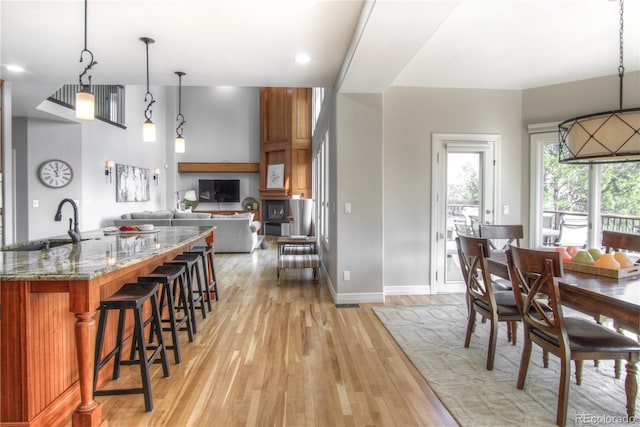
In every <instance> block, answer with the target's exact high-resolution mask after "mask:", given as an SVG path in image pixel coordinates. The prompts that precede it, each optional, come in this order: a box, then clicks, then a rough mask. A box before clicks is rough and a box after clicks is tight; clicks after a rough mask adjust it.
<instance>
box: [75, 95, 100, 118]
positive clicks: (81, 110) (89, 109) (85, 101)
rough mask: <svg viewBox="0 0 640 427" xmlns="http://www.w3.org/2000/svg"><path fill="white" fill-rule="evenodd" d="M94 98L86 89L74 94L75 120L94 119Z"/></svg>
mask: <svg viewBox="0 0 640 427" xmlns="http://www.w3.org/2000/svg"><path fill="white" fill-rule="evenodd" d="M95 105H96V103H95V97H94V96H93V94H92V93H91V92H89V90H88V89H82V90H81V91H80V92H76V119H82V120H93V119H95V117H96V116H95Z"/></svg>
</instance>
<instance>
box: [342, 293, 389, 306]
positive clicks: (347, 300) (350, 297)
mask: <svg viewBox="0 0 640 427" xmlns="http://www.w3.org/2000/svg"><path fill="white" fill-rule="evenodd" d="M334 301H335V303H336V304H357V303H363V304H364V303H383V302H384V293H382V292H368V293H357V294H356V293H354V294H347V293H344V294H337V295H336V297H335V298H334Z"/></svg>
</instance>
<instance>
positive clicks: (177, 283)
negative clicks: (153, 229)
mask: <svg viewBox="0 0 640 427" xmlns="http://www.w3.org/2000/svg"><path fill="white" fill-rule="evenodd" d="M184 272H185V268H184V267H183V266H181V265H173V264H168V265H160V266H158V267H156V268H155V269H154V270H153V271H152V272H151V273H149V274H148V275H146V276H141V277H138V283H160V284H162V288H161V289H160V304H159V305H160V323H164V324H168V326H165V327H163V328H162V330H163V331H169V332H171V341H172V344H171V345H165V346H166V348H167V350H173V356H174V359H175V363H176V365H178V364H180V362H181V357H180V344H179V340H178V331H187V334H188V335H189V342H193V329H192V327H191V320H190V311H189V302H188V300H187V297H188V293H187V292H188V291H187V284H186V283H185V280H184ZM176 299H177V300H178V304H177V305H176V302H175V301H176ZM165 307H166V308H167V310H166V317H165ZM178 310H183V311H184V312H183V316H182V317H180V318H176V312H177V311H178ZM153 332H154V331H153V328H152V330H151V331H150V333H149V335H150V336H149V343H152V342H153ZM134 347H135V346H132V347H131V350H132V351H133V350H134ZM147 348H152V347H151V346H150V345H147Z"/></svg>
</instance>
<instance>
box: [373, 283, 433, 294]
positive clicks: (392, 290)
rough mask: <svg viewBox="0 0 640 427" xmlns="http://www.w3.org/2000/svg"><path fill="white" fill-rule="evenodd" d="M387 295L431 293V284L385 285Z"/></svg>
mask: <svg viewBox="0 0 640 427" xmlns="http://www.w3.org/2000/svg"><path fill="white" fill-rule="evenodd" d="M384 294H385V295H430V294H431V286H429V285H421V286H385V287H384Z"/></svg>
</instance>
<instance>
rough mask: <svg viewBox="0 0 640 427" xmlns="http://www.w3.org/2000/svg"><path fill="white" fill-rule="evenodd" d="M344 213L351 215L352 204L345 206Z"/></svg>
mask: <svg viewBox="0 0 640 427" xmlns="http://www.w3.org/2000/svg"><path fill="white" fill-rule="evenodd" d="M344 213H348V214H349V213H351V203H345V204H344Z"/></svg>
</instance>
